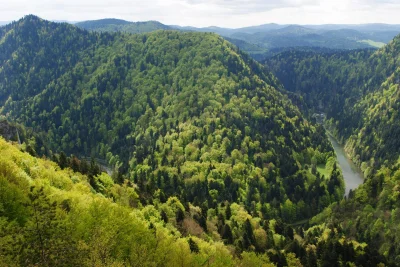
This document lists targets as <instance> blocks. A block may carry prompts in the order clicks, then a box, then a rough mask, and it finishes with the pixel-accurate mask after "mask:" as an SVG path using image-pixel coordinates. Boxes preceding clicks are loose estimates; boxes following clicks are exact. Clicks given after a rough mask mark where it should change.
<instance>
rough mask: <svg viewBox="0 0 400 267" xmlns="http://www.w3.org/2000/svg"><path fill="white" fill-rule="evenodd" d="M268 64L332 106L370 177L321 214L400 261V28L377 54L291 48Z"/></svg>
mask: <svg viewBox="0 0 400 267" xmlns="http://www.w3.org/2000/svg"><path fill="white" fill-rule="evenodd" d="M275 62H280V64H274V63H275ZM267 64H268V65H270V66H271V69H272V70H273V72H274V73H275V74H276V75H277V76H278V77H279V78H280V79H281V80H282V82H283V84H285V86H286V88H287V89H289V90H292V91H295V92H297V93H299V94H300V95H303V96H304V99H305V101H307V102H308V103H309V105H310V106H311V107H313V110H316V111H319V112H321V111H322V112H326V113H327V114H328V121H327V122H326V124H327V126H328V127H329V128H330V130H331V131H332V132H334V133H335V135H336V136H337V137H338V138H340V140H341V141H342V143H343V144H344V145H345V148H346V151H347V152H348V154H349V155H350V156H351V157H352V159H353V160H354V162H355V163H357V164H358V166H359V167H360V168H361V170H362V172H363V173H364V176H365V178H366V182H365V183H364V185H362V186H361V187H360V188H359V189H357V190H356V191H355V192H354V193H353V194H351V195H350V199H349V200H348V201H343V202H341V203H339V204H338V205H334V206H332V207H331V209H329V211H326V212H325V215H324V216H322V215H320V216H318V217H317V218H315V219H314V220H313V222H314V223H322V222H325V221H326V220H331V221H332V222H333V223H334V224H340V225H342V227H343V230H344V233H345V234H346V235H347V236H348V237H350V238H355V239H357V240H361V241H364V242H367V243H368V244H369V245H370V246H371V248H374V249H376V250H378V251H379V252H380V254H381V255H384V256H385V257H387V259H388V260H389V262H390V263H391V264H392V265H396V263H397V260H398V255H399V254H400V247H399V246H398V245H397V244H398V240H400V235H399V228H398V223H399V221H398V215H397V212H398V210H399V201H398V192H397V191H398V188H399V182H398V181H399V179H398V177H399V174H398V168H399V162H398V159H399V157H400V144H399V141H398V140H399V127H400V124H399V123H400V117H399V113H398V110H399V106H398V104H399V102H400V98H399V97H400V95H399V80H400V76H399V73H400V69H399V68H400V36H397V37H396V38H395V39H394V40H393V41H391V42H390V43H389V44H388V45H386V46H385V47H383V48H382V49H380V50H378V51H376V52H374V53H372V54H371V53H370V52H368V51H355V52H349V53H345V54H329V55H327V54H324V55H322V54H315V53H314V54H304V53H303V54H300V53H291V54H288V53H287V54H286V55H285V54H281V55H278V56H277V57H275V58H273V59H271V60H270V61H268V62H267ZM315 77H319V78H315ZM322 103H323V104H322Z"/></svg>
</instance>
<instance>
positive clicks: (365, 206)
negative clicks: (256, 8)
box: [0, 15, 400, 267]
mask: <svg viewBox="0 0 400 267" xmlns="http://www.w3.org/2000/svg"><path fill="white" fill-rule="evenodd" d="M112 24H114V25H117V28H118V27H121V28H123V27H125V26H129V25H130V26H132V24H131V23H129V22H125V21H115V20H105V21H100V22H99V21H97V22H93V24H90V23H89V24H87V27H92V28H91V31H87V30H84V29H81V28H80V27H76V26H73V25H70V24H66V23H52V22H48V21H45V20H42V19H40V18H38V17H35V16H32V15H30V16H26V17H25V18H23V19H21V20H19V21H17V22H14V23H12V24H10V25H7V26H4V27H0V114H1V118H0V119H1V123H0V134H2V135H4V136H5V137H6V138H8V139H9V140H10V143H7V142H6V141H4V140H3V139H1V138H0V266H2V265H5V266H26V265H32V266H34V265H40V266H63V265H64V266H76V265H83V266H137V265H138V264H141V265H150V264H153V265H157V266H158V265H165V266H177V265H180V266H197V265H201V266H204V265H208V266H234V265H236V266H282V267H283V266H378V265H379V266H386V265H387V266H391V265H396V263H397V262H398V255H400V246H399V245H398V244H400V242H399V241H400V235H399V234H398V232H399V231H398V229H399V228H398V224H399V223H400V221H399V219H398V218H400V217H399V214H398V213H399V210H400V202H399V199H398V195H399V192H398V188H399V187H400V183H399V179H398V178H399V177H400V174H399V171H398V167H399V165H400V163H399V162H398V159H399V156H400V155H399V151H400V147H399V146H400V143H399V142H398V138H397V137H398V131H399V130H398V126H400V125H399V121H398V117H399V116H398V112H397V111H398V108H399V107H398V103H399V99H398V97H399V93H398V91H399V81H400V74H399V73H400V69H399V66H400V62H399V52H400V37H396V38H395V40H393V41H392V42H391V43H390V44H389V45H387V46H385V47H384V48H382V49H380V50H378V51H375V50H371V49H360V50H355V51H341V50H326V49H324V48H305V47H303V48H301V49H300V51H299V50H298V49H294V48H289V49H288V50H286V48H284V49H283V48H282V47H280V48H276V49H275V50H273V52H271V51H269V52H268V53H270V54H271V55H272V54H273V53H278V52H279V51H280V50H279V49H283V50H284V51H283V52H282V53H279V54H278V55H275V56H273V57H271V58H270V59H268V60H267V61H266V62H265V67H264V66H262V65H260V64H259V63H257V62H255V61H254V60H253V59H251V58H250V57H249V56H248V55H247V54H245V53H242V52H241V51H240V50H239V49H238V48H237V47H236V46H234V45H232V44H231V43H229V42H228V41H227V40H225V39H223V38H222V37H219V36H218V35H216V34H213V33H198V32H180V31H175V30H174V31H169V30H159V31H156V32H151V33H145V34H130V33H128V31H125V30H115V29H114V30H112V29H105V30H100V29H104V28H107V27H108V26H109V25H112ZM270 26H271V27H272V28H275V30H276V31H278V30H277V28H276V25H269V26H266V28H268V27H270ZM96 27H97V28H96ZM260 27H261V26H260ZM95 28H96V29H95ZM261 28H262V27H261ZM270 30H271V31H273V30H272V29H270ZM315 30H316V29H311V31H315ZM114 31H116V32H114ZM145 31H147V30H145ZM287 33H290V34H291V35H292V36H294V35H296V36H310V35H315V34H314V33H312V32H310V29H306V28H302V27H297V26H291V27H287V28H286V29H283V31H282V35H285V34H287ZM248 34H249V35H251V34H252V33H248ZM274 34H275V35H278V33H277V32H275V33H274ZM341 34H356V33H354V32H352V31H350V32H347V31H341V32H340V34H339V33H338V35H341ZM231 40H232V39H231ZM233 41H235V42H236V44H238V45H239V46H240V45H243V46H247V47H251V48H252V49H255V47H257V46H256V45H254V44H250V45H249V44H247V43H245V42H240V41H237V40H233ZM270 71H271V72H272V73H274V74H272V73H271V72H270ZM274 75H276V76H274ZM278 79H279V80H278ZM287 90H288V91H287ZM290 99H291V100H290ZM294 104H296V105H297V106H299V107H300V108H301V110H302V111H303V112H304V114H305V115H303V114H302V113H301V112H300V110H299V108H298V107H296V106H295V105H294ZM314 112H325V113H326V114H327V117H328V119H327V120H326V127H327V128H328V129H329V130H330V131H331V133H332V134H334V135H335V136H336V137H338V139H339V140H340V141H342V142H343V143H346V150H347V152H348V153H349V154H350V155H351V156H352V157H353V159H354V160H355V162H356V163H357V164H358V166H360V168H361V169H362V171H363V173H364V176H365V178H366V181H365V183H364V184H363V185H362V186H361V187H360V188H359V189H357V190H356V191H355V192H351V193H350V195H349V198H348V199H343V194H344V183H343V177H342V174H341V171H340V169H339V168H338V166H337V165H336V160H335V154H334V151H333V148H332V146H331V144H330V142H329V141H328V139H327V136H326V134H325V129H324V127H323V126H322V125H318V124H314V123H313V122H312V119H310V120H308V119H307V118H311V117H312V116H311V115H312V114H313V113H314ZM5 119H6V120H7V121H5ZM16 129H18V130H19V132H20V133H21V136H20V138H19V140H18V136H17V137H16V136H15V132H16ZM19 141H20V142H21V143H22V144H19ZM29 154H30V155H29ZM38 157H42V159H40V158H38ZM46 157H47V158H51V159H52V161H53V162H51V161H48V160H46V159H43V158H46ZM87 158H91V160H90V163H89V162H88V161H87V160H86V159H87ZM96 161H98V162H99V163H100V162H102V165H103V166H99V165H97V164H96ZM102 169H104V170H107V171H109V172H110V174H111V176H109V175H107V174H106V173H104V172H102ZM313 216H314V217H313ZM310 217H313V218H312V219H310ZM309 219H310V220H309ZM307 222H309V223H307ZM44 240H45V241H44Z"/></svg>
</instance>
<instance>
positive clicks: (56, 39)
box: [0, 16, 343, 236]
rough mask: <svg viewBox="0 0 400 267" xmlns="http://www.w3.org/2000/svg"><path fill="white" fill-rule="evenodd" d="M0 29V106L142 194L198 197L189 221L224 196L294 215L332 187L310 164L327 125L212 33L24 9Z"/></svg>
mask: <svg viewBox="0 0 400 267" xmlns="http://www.w3.org/2000/svg"><path fill="white" fill-rule="evenodd" d="M5 31H7V33H6V34H5V36H4V39H3V41H2V42H3V43H2V44H1V48H0V49H2V51H4V53H3V55H4V57H5V58H4V60H3V61H1V63H0V64H1V66H2V69H1V70H0V76H1V77H4V80H0V81H1V82H0V84H1V85H0V88H1V89H0V90H1V91H0V99H4V101H5V102H4V107H3V109H2V112H3V114H6V113H7V114H9V117H10V118H13V119H14V120H16V121H19V122H21V123H23V124H24V125H26V126H28V127H35V128H36V129H38V130H41V131H44V132H47V133H48V139H47V145H48V146H49V147H50V148H51V149H53V150H54V151H60V150H61V151H65V152H67V153H74V154H75V155H84V156H94V157H96V158H103V159H107V161H108V162H109V164H110V165H111V167H112V169H116V170H117V171H119V172H120V173H122V174H126V177H127V178H128V179H129V180H130V181H131V182H134V183H135V184H136V185H137V186H138V188H139V196H140V201H141V203H142V204H146V203H152V202H153V201H157V199H155V196H157V198H158V197H160V198H162V199H158V200H159V201H161V202H165V200H166V199H168V198H169V197H171V196H176V197H178V199H180V200H181V201H182V202H183V204H185V205H186V206H188V205H187V203H188V202H189V203H192V204H193V205H195V206H198V207H200V208H201V210H202V211H201V214H198V215H196V218H197V219H196V218H195V220H196V221H197V222H198V223H199V224H200V225H201V226H202V228H203V229H204V230H205V231H206V232H207V229H206V228H207V223H206V221H207V219H209V218H208V210H209V209H211V208H212V209H216V208H217V206H218V203H221V202H224V201H228V202H230V203H233V202H236V203H240V204H241V205H243V206H244V207H245V208H246V210H247V211H248V212H249V213H250V214H251V215H252V216H254V217H260V218H262V219H268V218H272V217H274V216H276V215H278V216H279V215H280V214H281V209H282V207H283V206H281V205H280V203H284V202H285V201H287V200H290V202H291V203H292V205H291V208H290V213H288V214H287V213H286V211H285V212H283V214H285V215H284V216H283V217H282V218H283V219H284V220H285V221H288V222H293V221H296V220H300V219H304V218H308V217H310V216H312V215H315V214H316V213H318V212H319V211H321V210H322V209H323V208H324V207H326V206H327V205H329V204H330V203H332V202H334V201H337V200H339V199H340V198H341V195H340V194H339V195H338V194H333V192H334V191H332V190H331V191H328V183H329V179H330V178H329V177H325V179H324V178H322V177H321V176H320V174H319V173H317V172H314V173H312V172H311V173H310V172H308V171H307V169H308V168H309V166H310V167H311V165H313V164H314V165H315V164H325V163H326V161H327V159H328V158H329V157H331V156H333V154H332V148H331V146H330V144H329V142H328V141H327V139H326V136H325V134H324V129H323V128H322V127H319V126H318V127H316V126H314V125H311V124H310V123H309V122H308V121H306V120H304V119H303V118H302V116H301V114H300V112H299V111H298V109H297V108H295V107H294V106H293V105H292V104H291V102H290V101H289V100H288V99H287V97H285V96H283V95H282V94H281V93H279V92H278V91H277V90H276V89H275V88H276V87H277V84H278V83H277V81H276V79H275V78H274V77H273V76H272V75H271V74H269V73H267V72H265V71H264V70H263V69H262V68H261V66H260V65H259V64H257V63H256V62H254V61H253V60H251V59H250V58H249V57H248V56H247V55H244V54H242V53H241V52H240V51H238V50H237V49H236V48H234V47H233V46H232V45H231V44H229V43H228V42H227V41H225V40H223V39H222V38H220V37H218V36H217V35H214V34H206V33H179V32H173V31H163V32H155V33H150V34H145V35H128V34H109V33H107V34H106V33H102V34H99V33H88V32H86V31H81V30H79V29H77V28H75V27H73V26H71V25H66V24H61V25H60V24H53V23H50V22H46V21H42V20H40V19H38V18H36V17H33V16H28V17H26V18H24V19H23V20H21V21H19V22H16V23H14V24H12V25H11V26H8V27H7V28H6V29H5ZM65 36H68V38H65ZM15 42H16V43H15ZM71 42H73V44H74V46H73V47H72V48H73V49H72V48H71V50H70V49H69V47H70V46H71ZM54 43H56V44H57V45H53V44H54ZM12 44H13V45H12ZM64 50H65V52H63V53H60V51H64ZM57 53H60V55H59V56H56V54H57ZM16 55H18V56H16ZM50 57H51V58H50ZM44 63H46V64H44ZM19 66H23V68H20V67H19ZM12 73H18V75H13V74H12ZM33 76H35V77H37V78H35V79H32V78H30V77H33ZM32 82H35V84H33V83H32ZM316 155H318V158H319V161H320V162H316V161H314V162H313V161H312V160H311V159H313V158H316ZM60 156H62V154H60ZM62 159H64V157H62V158H59V160H60V164H61V162H64V161H63V160H62ZM74 162H75V163H76V162H77V161H76V160H74ZM74 162H73V163H74ZM63 164H64V163H63ZM64 165H65V164H64ZM78 165H79V164H74V166H75V167H74V166H72V168H73V169H74V170H78ZM61 167H63V166H61ZM89 177H90V184H91V186H92V187H93V188H94V189H95V190H97V191H100V192H102V193H103V191H104V190H105V189H104V188H103V187H102V186H101V185H98V181H97V180H96V179H94V176H93V175H92V176H90V175H89ZM122 181H123V179H121V182H122ZM103 182H104V181H103ZM104 183H107V182H106V181H105V182H104ZM104 183H103V184H104ZM336 186H337V188H338V191H341V190H343V188H342V186H340V184H336ZM159 189H160V190H161V191H162V195H157V194H156V192H158V190H159ZM270 202H272V203H273V205H270V206H269V207H268V208H267V209H264V208H263V207H264V206H265V205H266V204H267V203H270ZM288 203H289V202H288ZM285 208H286V206H285ZM175 215H176V214H175ZM178 215H179V218H180V219H181V218H182V214H178ZM176 218H178V217H176V216H175V219H176ZM239 236H240V235H239Z"/></svg>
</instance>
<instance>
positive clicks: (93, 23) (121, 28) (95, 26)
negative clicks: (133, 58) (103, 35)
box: [75, 19, 172, 33]
mask: <svg viewBox="0 0 400 267" xmlns="http://www.w3.org/2000/svg"><path fill="white" fill-rule="evenodd" d="M75 25H76V26H78V27H79V28H82V29H85V30H90V31H98V32H125V33H145V32H152V31H157V30H172V28H171V27H169V26H167V25H164V24H162V23H160V22H158V21H140V22H130V21H125V20H120V19H100V20H88V21H82V22H78V23H76V24H75Z"/></svg>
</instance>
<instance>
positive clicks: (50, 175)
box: [0, 138, 273, 266]
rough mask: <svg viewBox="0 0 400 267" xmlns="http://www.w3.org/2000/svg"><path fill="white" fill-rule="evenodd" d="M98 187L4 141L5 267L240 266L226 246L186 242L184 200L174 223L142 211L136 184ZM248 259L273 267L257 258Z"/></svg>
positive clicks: (1, 255)
mask: <svg viewBox="0 0 400 267" xmlns="http://www.w3.org/2000/svg"><path fill="white" fill-rule="evenodd" d="M95 180H96V183H97V184H98V185H99V188H100V190H98V192H94V191H93V188H92V187H91V186H90V185H89V177H87V176H85V175H82V174H80V173H76V172H73V171H72V170H70V169H64V170H61V169H60V168H59V167H58V166H57V164H55V163H54V162H50V161H48V160H43V159H39V158H34V157H32V156H30V155H29V154H27V153H23V152H21V151H20V148H19V147H14V146H12V145H11V144H8V143H7V142H5V141H4V139H2V138H0V230H1V234H0V264H1V266H27V265H32V266H33V265H36V266H137V263H138V262H139V263H140V264H141V265H153V264H156V265H161V264H162V265H164V266H177V265H179V264H183V265H185V266H201V265H202V263H203V262H208V263H210V264H213V265H217V266H221V265H224V266H234V265H235V260H234V258H233V255H231V253H230V252H229V250H228V249H227V247H225V246H224V245H223V244H222V243H221V242H216V243H214V242H206V241H203V240H202V239H199V238H196V237H181V236H180V234H179V232H178V231H177V230H176V228H175V227H174V222H173V221H174V218H173V217H174V216H173V215H174V212H175V211H176V210H177V209H181V208H183V206H182V204H181V203H179V201H177V200H176V199H169V200H168V201H167V202H166V203H165V204H163V205H162V207H161V206H160V209H162V210H165V214H167V215H166V216H171V215H170V214H172V217H171V218H170V222H169V223H166V222H165V221H164V220H163V219H162V218H161V216H160V213H159V211H158V210H157V209H156V208H155V207H154V206H146V207H144V208H143V207H140V205H139V206H138V195H137V193H136V192H135V190H134V189H133V188H132V187H130V186H129V184H128V183H125V184H122V185H117V184H114V183H113V181H112V179H111V177H109V176H108V175H107V174H105V173H102V174H100V175H98V176H96V177H95ZM167 218H168V217H167ZM192 250H193V251H192ZM138 252H140V253H138ZM243 260H244V262H246V260H247V261H250V262H252V260H255V261H256V262H257V260H258V261H262V260H263V261H264V262H265V263H268V262H269V260H268V258H267V257H265V256H264V258H259V259H258V257H257V256H256V255H255V254H254V253H244V254H243ZM236 264H237V265H240V264H242V263H241V261H240V260H237V262H236ZM270 266H273V265H272V264H271V265H270Z"/></svg>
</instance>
